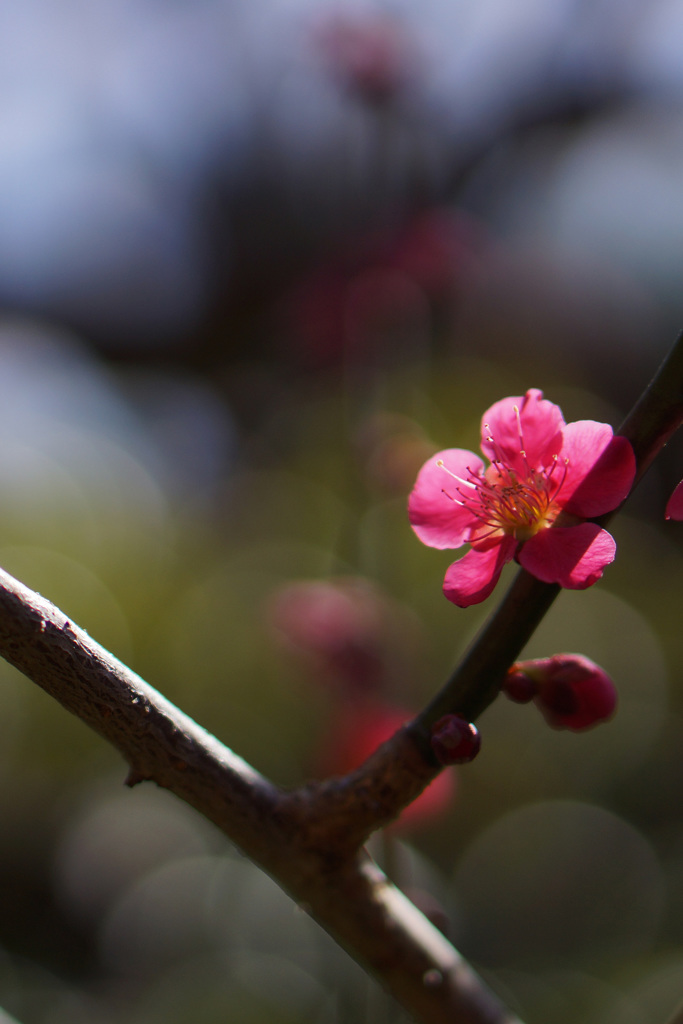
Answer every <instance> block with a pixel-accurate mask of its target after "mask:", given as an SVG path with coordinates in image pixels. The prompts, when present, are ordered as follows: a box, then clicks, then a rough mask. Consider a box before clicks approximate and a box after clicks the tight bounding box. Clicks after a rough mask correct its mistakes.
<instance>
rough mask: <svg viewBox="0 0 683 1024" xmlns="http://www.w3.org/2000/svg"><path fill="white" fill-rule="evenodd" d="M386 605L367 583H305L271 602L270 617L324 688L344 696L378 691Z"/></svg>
mask: <svg viewBox="0 0 683 1024" xmlns="http://www.w3.org/2000/svg"><path fill="white" fill-rule="evenodd" d="M386 613H387V609H386V607H385V601H384V600H383V598H382V597H380V595H379V594H378V593H377V592H376V591H375V590H374V588H373V587H372V586H371V585H370V583H369V582H368V581H366V580H364V579H358V578H356V577H347V578H341V579H336V580H301V581H298V582H296V583H290V584H287V585H286V586H285V587H283V588H282V589H280V590H278V591H277V592H276V593H275V594H274V595H273V598H272V599H271V602H270V607H269V619H270V623H271V625H272V626H273V627H274V628H275V630H276V632H277V634H278V635H279V637H280V638H281V639H284V640H285V641H286V642H287V644H288V645H289V646H291V647H293V648H295V649H296V650H297V651H298V653H299V655H300V656H302V657H303V658H304V659H305V660H306V661H307V662H308V664H309V665H310V666H311V668H312V669H313V671H314V674H315V675H316V676H318V678H321V679H322V681H323V682H324V683H325V684H326V685H331V686H332V688H333V689H338V690H340V691H341V692H342V693H345V694H348V693H349V692H355V691H361V692H365V693H367V692H370V691H372V690H376V689H378V688H379V687H380V686H381V684H382V680H383V676H384V654H385V647H386V645H387V627H388V623H387V614H386Z"/></svg>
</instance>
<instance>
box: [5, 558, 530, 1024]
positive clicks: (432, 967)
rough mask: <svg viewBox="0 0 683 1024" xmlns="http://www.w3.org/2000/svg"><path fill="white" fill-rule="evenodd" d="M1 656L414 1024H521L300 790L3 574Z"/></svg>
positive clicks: (415, 762) (403, 767) (401, 769)
mask: <svg viewBox="0 0 683 1024" xmlns="http://www.w3.org/2000/svg"><path fill="white" fill-rule="evenodd" d="M0 654H1V655H2V656H3V657H4V658H6V660H7V661H9V662H10V663H11V664H13V665H14V666H16V668H18V669H19V670H20V671H22V672H23V673H25V674H26V675H27V676H28V677H29V678H30V679H32V680H33V681H34V682H35V683H37V684H38V685H39V686H41V687H42V689H43V690H45V691H46V692H47V693H49V694H50V695H51V696H52V697H54V698H55V699H56V700H58V701H59V703H60V704H62V705H63V706H64V707H65V708H67V709H68V710H69V711H71V712H72V713H73V714H75V715H77V716H78V717H79V718H81V719H82V720H83V721H84V722H86V723H87V724H88V725H90V726H91V727H92V728H93V729H95V730H96V731H97V732H98V733H100V735H101V736H103V737H104V738H105V739H106V740H108V741H109V742H110V743H112V744H113V745H114V746H115V747H116V748H117V749H118V750H119V751H120V752H121V753H122V754H123V756H124V758H125V759H126V761H127V762H128V764H129V765H130V773H129V776H128V782H129V784H131V785H132V784H134V783H137V782H141V781H143V780H145V779H149V780H153V781H154V782H156V783H157V784H158V785H160V786H164V787H165V788H167V789H169V790H171V791H172V792H174V793H176V794H177V795H178V796H180V797H181V798H182V799H183V800H185V801H187V803H189V804H191V806H193V807H195V808H196V809H197V810H199V811H201V812H202V813H203V814H204V815H206V817H207V818H209V819H210V820H211V821H213V822H214V823H215V824H216V825H217V826H218V827H219V828H221V829H222V830H223V831H224V832H225V833H226V835H227V836H228V837H229V838H230V839H231V840H232V841H233V842H234V843H235V844H236V845H237V846H239V848H240V849H241V850H242V851H243V852H244V853H245V854H247V855H248V856H249V857H250V858H251V859H252V860H254V861H255V863H257V864H258V865H259V866H260V867H262V868H263V869H264V870H265V871H267V872H268V873H269V874H270V875H271V876H272V877H273V878H274V879H275V880H276V881H277V882H279V883H280V885H281V886H282V887H283V888H284V889H285V890H286V891H287V892H289V893H290V895H291V896H292V897H293V899H295V900H296V901H297V903H299V905H301V906H302V907H305V908H306V909H307V910H308V912H309V913H310V914H311V916H313V917H314V918H315V919H316V920H317V921H318V922H319V923H320V924H321V925H322V926H323V928H325V929H326V930H327V931H329V932H330V933H331V934H332V935H333V937H334V938H336V939H337V941H338V942H339V943H340V944H341V945H342V946H343V947H344V948H345V949H346V950H347V951H348V952H349V953H350V954H351V955H352V956H353V957H354V958H355V959H356V960H358V961H359V962H360V963H361V964H363V965H364V966H365V967H366V968H367V969H368V970H369V971H370V972H371V973H372V974H374V975H375V977H376V978H377V979H378V980H379V981H380V983H381V984H383V985H384V987H385V988H387V990H388V991H390V992H391V993H392V994H393V995H394V996H395V998H396V999H397V1000H398V1001H399V1002H400V1003H401V1004H402V1005H403V1006H404V1007H405V1008H406V1009H407V1010H408V1011H409V1012H411V1013H413V1014H414V1015H415V1018H416V1020H418V1021H422V1022H425V1024H446V1022H448V1024H519V1022H518V1021H517V1018H515V1017H514V1016H512V1015H510V1014H508V1012H507V1011H506V1010H505V1008H504V1007H503V1006H502V1005H501V1003H500V1002H499V1001H498V1000H497V998H496V997H495V996H494V995H493V994H492V993H491V992H490V991H489V989H488V988H487V987H486V986H485V985H484V983H483V982H482V980H481V979H480V978H478V977H477V975H476V974H475V973H474V971H473V970H472V969H471V968H470V967H469V966H468V965H467V964H466V963H465V961H463V959H462V958H461V957H460V956H459V954H458V953H457V951H456V950H455V949H454V948H453V947H452V946H451V944H450V943H449V942H448V941H447V940H446V939H445V937H444V936H443V935H442V934H441V933H440V932H439V931H437V929H435V928H434V927H433V926H432V925H431V924H430V923H429V921H427V919H426V918H425V917H424V916H423V915H422V914H421V913H420V912H419V911H418V910H417V909H416V908H415V907H414V906H413V905H412V904H411V903H410V902H409V901H408V900H407V899H406V898H405V897H404V896H402V894H401V893H400V892H399V891H398V890H397V889H396V888H395V887H394V886H393V885H391V883H390V882H388V880H387V879H386V878H385V877H384V875H383V874H382V873H381V871H380V870H379V869H378V868H377V866H376V865H375V864H374V863H373V862H372V861H371V859H370V858H369V857H368V856H367V854H365V853H364V852H363V851H360V852H359V851H358V844H355V845H354V846H353V847H349V845H348V844H346V845H344V846H343V847H342V848H337V847H336V846H335V843H334V838H335V836H337V834H338V833H337V830H336V828H332V829H330V830H328V831H327V832H326V831H325V830H324V829H322V830H321V828H320V819H319V817H318V815H317V814H316V815H313V816H312V817H311V819H310V822H309V820H308V819H307V816H306V813H305V811H306V807H307V804H308V799H307V796H306V795H305V792H306V791H305V790H303V791H302V794H304V795H302V797H301V798H299V799H297V798H296V796H295V795H292V794H289V793H284V792H283V791H281V790H279V789H278V788H277V787H276V786H274V785H273V784H272V783H270V782H269V781H268V780H267V779H265V778H263V776H261V775H259V773H258V772H256V771H254V769H253V768H251V767H250V766H249V765H247V764H246V763H245V762H244V761H243V760H242V759H241V758H239V757H237V756H236V755H235V754H233V753H232V751H230V750H229V749H228V748H226V747H224V746H223V745H222V744H221V743H220V742H219V741H218V740H217V739H215V738H214V737H213V736H211V735H209V733H207V732H206V731H205V730H204V729H202V728H201V727H200V726H198V725H197V724H196V723H195V722H193V721H192V720H191V719H190V718H188V717H187V716H186V715H184V714H183V713H182V712H181V711H179V710H178V709H177V708H176V707H174V706H173V705H172V704H171V703H170V702H169V701H167V700H166V699H165V698H164V697H162V696H161V695H160V694H159V693H157V691H156V690H154V689H153V688H152V687H151V686H149V685H148V684H147V683H145V682H144V681H143V680H142V679H141V678H140V677H139V676H137V675H136V674H135V673H134V672H132V671H131V670H130V669H128V668H126V666H125V665H122V664H121V662H119V661H117V659H116V658H114V657H113V656H112V655H111V654H109V653H108V652H107V651H105V650H104V649H103V648H102V647H100V646H99V644H97V643H95V642H94V641H93V640H91V638H90V637H89V636H88V635H87V634H86V633H85V632H83V630H81V629H79V628H78V627H77V626H75V625H73V624H72V623H71V622H70V621H69V620H68V618H67V617H66V616H65V615H64V614H63V613H62V612H61V611H59V609H57V608H55V607H54V605H52V604H50V603H49V602H48V601H46V600H45V599H44V598H42V597H41V596H40V595H39V594H36V593H34V592H33V591H31V590H29V589H28V588H27V587H24V586H23V585H22V584H21V583H18V582H17V581H16V580H14V579H13V578H12V577H11V576H9V575H8V574H7V573H5V572H2V570H0ZM406 749H408V748H406ZM413 749H414V748H413ZM395 756H396V752H394V754H393V755H392V757H395ZM419 766H420V758H419V755H417V754H414V755H413V758H412V760H408V762H407V763H403V762H401V763H400V764H399V765H398V766H397V767H396V768H395V769H394V770H395V771H397V772H398V775H399V777H400V778H401V779H402V780H403V784H402V786H401V788H402V789H404V788H405V785H406V784H407V782H406V777H407V776H408V775H409V774H410V772H411V770H412V768H413V767H414V768H415V769H416V771H417V773H418V778H420V767H419ZM391 771H392V769H391V766H390V764H389V762H387V764H386V765H385V772H386V773H387V774H388V775H389V776H390V775H391ZM423 774H424V772H423ZM339 784H340V785H341V783H339ZM422 785H424V782H421V783H420V784H419V786H418V788H421V787H422ZM394 788H395V787H394ZM415 788H416V784H415V783H413V786H412V789H413V790H414V789H415ZM328 789H329V793H330V795H331V794H333V793H334V789H335V783H334V782H331V783H330V784H329V787H328ZM331 806H332V807H334V799H332V800H331ZM376 810H377V808H376ZM333 818H334V814H333Z"/></svg>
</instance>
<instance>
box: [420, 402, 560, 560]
mask: <svg viewBox="0 0 683 1024" xmlns="http://www.w3.org/2000/svg"><path fill="white" fill-rule="evenodd" d="M515 413H516V415H517V424H518V433H519V440H520V449H519V455H520V457H521V465H522V467H523V468H522V470H521V472H520V470H519V469H515V468H513V467H512V466H511V465H510V464H509V463H508V461H507V459H506V457H505V453H504V451H503V449H502V448H501V447H500V446H499V445H497V444H496V442H495V440H494V438H493V437H491V436H489V437H487V438H486V440H487V441H488V443H489V444H491V445H492V447H493V458H492V460H491V465H490V466H489V468H488V469H487V470H486V472H485V473H484V474H483V475H481V474H479V473H473V472H472V471H471V470H470V469H469V468H468V470H467V474H468V475H467V478H466V479H465V478H461V477H458V476H456V475H455V474H454V473H451V472H450V470H448V469H447V468H446V466H444V464H443V462H440V463H439V465H440V466H441V468H442V469H445V470H446V472H447V473H448V474H449V475H450V476H452V477H453V478H454V479H455V480H457V481H458V485H459V486H458V487H456V489H455V492H456V493H455V494H454V495H453V494H449V495H448V497H450V498H451V499H452V500H453V501H455V502H457V504H458V505H462V506H464V507H465V508H467V509H469V511H470V512H471V513H472V515H473V516H474V517H475V518H476V519H477V520H478V524H477V525H476V526H474V527H473V528H472V531H471V535H470V543H476V542H477V541H479V542H481V541H484V540H486V539H488V538H489V537H492V536H493V535H495V534H496V533H500V532H502V533H504V534H507V535H508V536H511V537H514V538H515V540H518V541H520V542H523V541H526V540H529V538H530V537H533V536H534V534H536V533H538V531H539V530H542V529H545V528H546V527H548V526H552V524H553V523H554V522H555V520H556V519H557V517H558V515H559V514H560V511H561V509H560V506H559V505H558V504H557V503H556V502H555V498H556V496H557V494H558V492H559V490H560V488H561V487H562V484H563V483H564V479H565V476H566V473H567V466H568V460H566V459H565V461H564V466H563V467H562V470H561V471H560V470H559V460H558V457H557V455H553V457H552V461H551V463H550V465H549V466H547V467H543V468H541V469H532V467H531V466H530V465H529V462H528V459H527V456H526V452H525V450H524V439H523V437H522V428H521V422H520V418H519V410H518V409H517V408H516V407H515ZM484 427H485V429H487V430H488V424H484ZM444 493H446V492H445V491H444Z"/></svg>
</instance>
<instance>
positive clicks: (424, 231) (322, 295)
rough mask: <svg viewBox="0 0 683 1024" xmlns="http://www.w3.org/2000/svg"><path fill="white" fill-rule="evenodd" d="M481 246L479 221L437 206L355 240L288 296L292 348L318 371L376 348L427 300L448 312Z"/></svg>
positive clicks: (475, 260)
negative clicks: (378, 343)
mask: <svg viewBox="0 0 683 1024" xmlns="http://www.w3.org/2000/svg"><path fill="white" fill-rule="evenodd" d="M484 246H485V235H484V231H483V229H482V227H481V226H480V225H479V224H477V223H476V221H474V220H473V219H471V218H469V217H468V216H466V215H465V214H463V213H461V212H458V211H455V212H454V211H451V210H446V209H438V208H435V209H432V210H429V211H426V212H423V213H420V214H418V215H415V216H413V217H411V218H409V219H408V220H407V221H405V222H404V223H403V224H401V225H399V226H398V227H396V228H394V229H391V230H381V231H374V232H370V233H368V234H365V235H362V236H357V237H354V238H353V239H351V242H350V244H349V246H348V248H347V249H346V250H345V251H343V252H340V253H338V254H337V255H336V256H333V257H331V258H330V259H329V260H328V261H327V262H326V263H324V264H323V265H322V266H320V267H318V268H317V269H316V270H314V271H312V272H311V273H309V274H307V275H305V276H304V277H302V278H301V279H300V280H299V282H298V283H297V284H295V285H294V287H293V288H292V289H291V291H290V292H289V294H288V296H287V297H286V298H285V302H284V307H283V312H284V315H285V317H286V319H287V320H288V321H289V324H290V328H291V334H292V338H291V345H292V347H293V348H294V349H295V351H296V352H297V354H298V356H299V358H301V359H303V360H304V361H305V362H307V363H309V364H313V365H314V366H321V365H330V364H333V363H334V362H336V361H337V360H339V359H341V358H342V357H344V356H349V355H356V356H358V355H359V354H360V353H363V352H365V351H366V349H368V348H372V346H373V345H376V344H377V340H378V335H379V336H382V334H383V333H385V332H386V331H387V330H389V331H390V330H391V329H392V327H393V326H395V325H397V324H398V325H402V324H405V322H406V321H410V320H411V319H412V318H414V316H415V315H416V309H417V307H419V310H422V309H423V306H424V303H425V300H426V302H427V303H428V304H429V305H430V306H432V307H433V308H439V309H441V308H445V307H447V306H448V304H449V303H450V302H451V301H452V299H453V298H454V296H455V295H456V293H457V292H458V289H459V288H461V287H463V286H466V285H467V283H468V281H469V278H470V275H471V273H472V271H473V268H474V267H475V266H476V265H477V264H478V263H479V261H480V258H481V253H482V251H483V250H484ZM416 304H417V305H416Z"/></svg>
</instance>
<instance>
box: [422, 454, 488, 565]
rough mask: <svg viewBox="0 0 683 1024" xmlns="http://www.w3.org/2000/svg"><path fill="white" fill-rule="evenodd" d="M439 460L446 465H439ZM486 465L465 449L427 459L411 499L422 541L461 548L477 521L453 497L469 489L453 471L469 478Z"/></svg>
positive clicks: (444, 546) (433, 544)
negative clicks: (455, 478) (458, 489)
mask: <svg viewBox="0 0 683 1024" xmlns="http://www.w3.org/2000/svg"><path fill="white" fill-rule="evenodd" d="M439 462H443V464H444V466H439V465H438V463H439ZM444 467H445V468H444ZM483 468H484V463H483V462H482V460H481V459H480V458H479V456H478V455H475V454H474V452H468V451H466V450H465V449H464V448H449V449H447V450H446V451H443V452H437V453H436V455H433V456H432V458H431V459H428V460H427V462H425V464H424V466H423V467H422V469H421V470H420V472H419V473H418V476H417V480H416V481H415V486H414V487H413V490H412V492H411V495H410V497H409V498H408V518H409V519H410V525H411V526H412V528H413V530H414V531H415V533H416V534H417V535H418V537H419V538H420V540H421V541H422V543H423V544H428V545H429V547H432V548H459V547H461V546H462V545H463V544H464V543H465V541H466V540H467V537H468V534H469V530H470V528H471V527H472V526H473V525H475V524H476V522H477V520H476V518H475V517H474V516H473V515H472V512H471V511H470V510H469V509H467V508H464V507H463V506H462V505H459V504H458V503H457V501H454V500H453V499H454V498H458V497H459V495H458V493H457V488H458V487H460V488H462V489H463V490H465V491H467V490H469V488H467V485H466V484H462V483H459V482H458V480H454V479H453V476H451V475H450V474H454V475H455V476H457V477H459V478H460V479H462V480H466V479H467V478H468V477H470V476H471V475H472V474H473V473H474V474H480V473H481V471H482V470H483Z"/></svg>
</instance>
